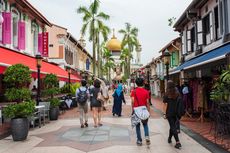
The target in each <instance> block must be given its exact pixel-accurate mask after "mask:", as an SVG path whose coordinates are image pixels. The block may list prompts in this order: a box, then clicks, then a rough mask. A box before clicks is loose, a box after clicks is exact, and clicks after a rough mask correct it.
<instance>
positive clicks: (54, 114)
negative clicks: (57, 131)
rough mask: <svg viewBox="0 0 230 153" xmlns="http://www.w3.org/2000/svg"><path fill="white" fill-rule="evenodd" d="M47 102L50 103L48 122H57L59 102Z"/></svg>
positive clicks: (57, 100)
mask: <svg viewBox="0 0 230 153" xmlns="http://www.w3.org/2000/svg"><path fill="white" fill-rule="evenodd" d="M49 101H50V106H51V109H50V120H57V119H58V114H59V105H60V100H59V99H58V98H52V99H50V100H49Z"/></svg>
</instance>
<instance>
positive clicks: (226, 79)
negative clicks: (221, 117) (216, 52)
mask: <svg viewBox="0 0 230 153" xmlns="http://www.w3.org/2000/svg"><path fill="white" fill-rule="evenodd" d="M229 89H230V66H229V69H227V70H224V71H223V72H222V74H221V75H220V77H219V78H218V80H217V81H216V83H215V84H214V86H213V90H212V92H211V99H212V100H213V101H215V102H219V103H230V92H229Z"/></svg>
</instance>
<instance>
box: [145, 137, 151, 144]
mask: <svg viewBox="0 0 230 153" xmlns="http://www.w3.org/2000/svg"><path fill="white" fill-rule="evenodd" d="M145 141H146V144H147V145H150V144H151V142H150V139H149V137H146V138H145Z"/></svg>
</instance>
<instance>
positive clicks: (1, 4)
mask: <svg viewBox="0 0 230 153" xmlns="http://www.w3.org/2000/svg"><path fill="white" fill-rule="evenodd" d="M4 10H5V2H4V0H0V16H1V17H2V12H4ZM2 19H3V17H2ZM1 41H2V24H0V42H1Z"/></svg>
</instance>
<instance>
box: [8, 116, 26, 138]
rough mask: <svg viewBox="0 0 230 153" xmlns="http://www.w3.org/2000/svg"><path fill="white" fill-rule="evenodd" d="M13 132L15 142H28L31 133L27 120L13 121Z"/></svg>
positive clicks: (18, 119) (16, 119) (17, 119)
mask: <svg viewBox="0 0 230 153" xmlns="http://www.w3.org/2000/svg"><path fill="white" fill-rule="evenodd" d="M11 132H12V137H13V140H14V141H23V140H26V138H27V136H28V132H29V121H28V119H27V118H14V119H11Z"/></svg>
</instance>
